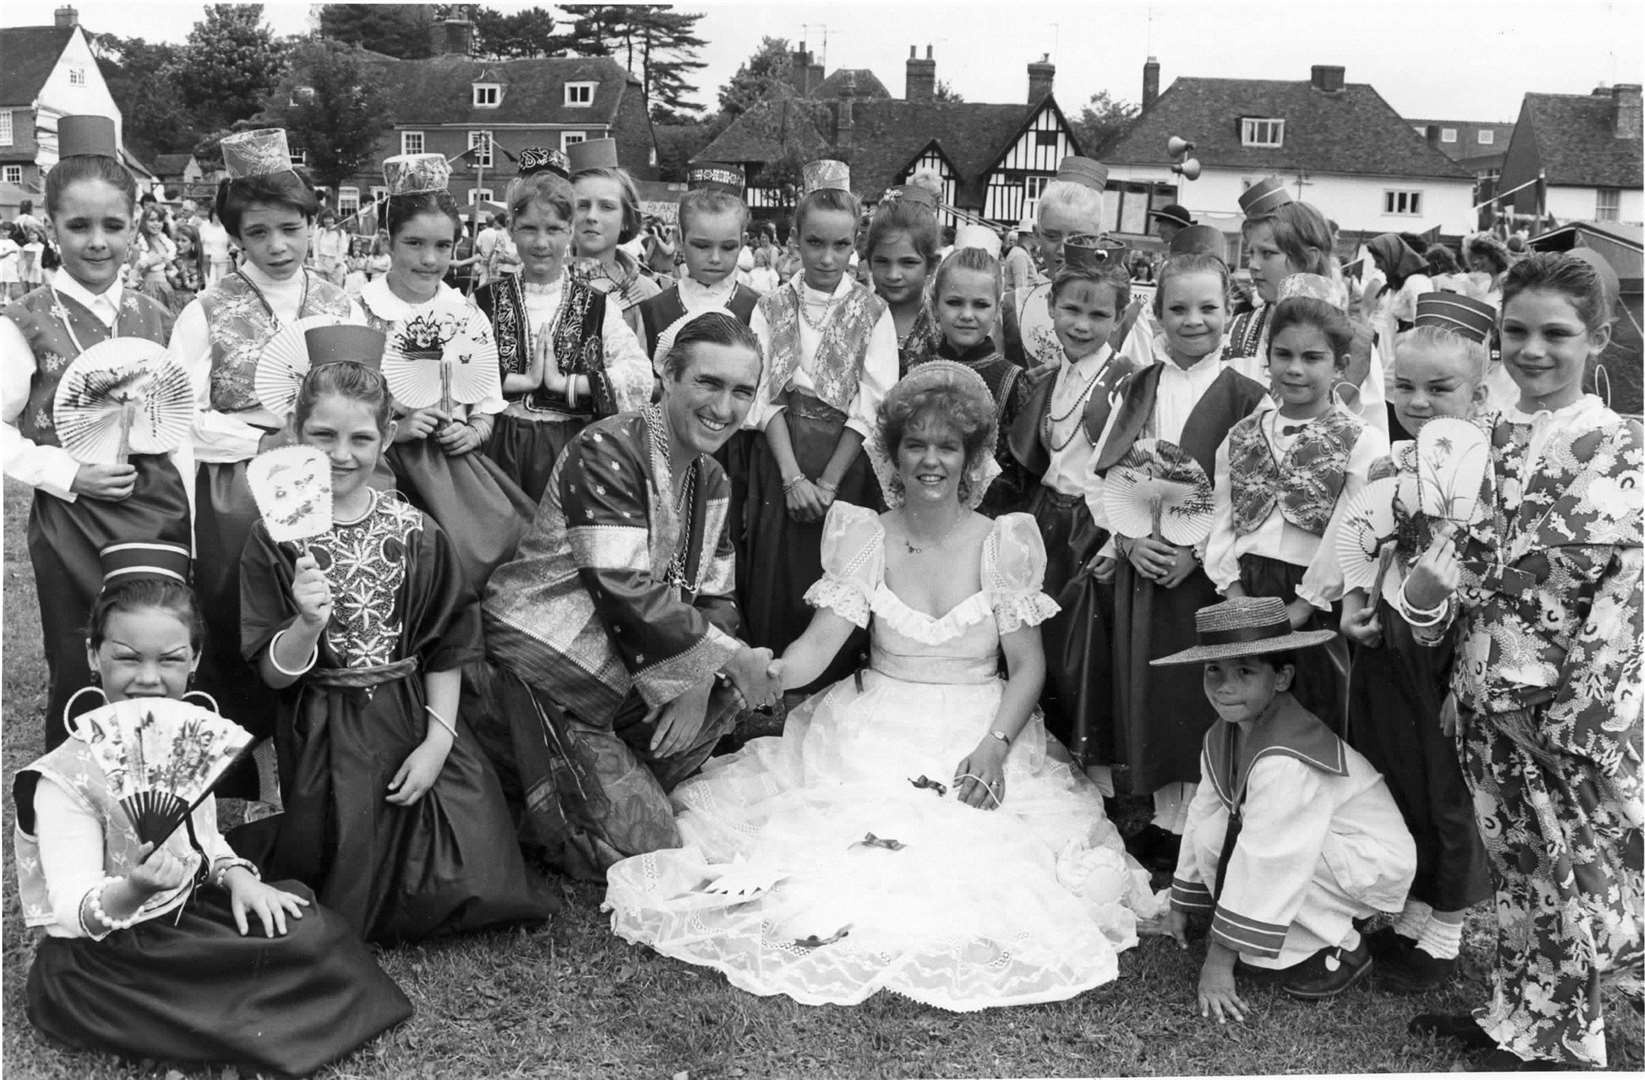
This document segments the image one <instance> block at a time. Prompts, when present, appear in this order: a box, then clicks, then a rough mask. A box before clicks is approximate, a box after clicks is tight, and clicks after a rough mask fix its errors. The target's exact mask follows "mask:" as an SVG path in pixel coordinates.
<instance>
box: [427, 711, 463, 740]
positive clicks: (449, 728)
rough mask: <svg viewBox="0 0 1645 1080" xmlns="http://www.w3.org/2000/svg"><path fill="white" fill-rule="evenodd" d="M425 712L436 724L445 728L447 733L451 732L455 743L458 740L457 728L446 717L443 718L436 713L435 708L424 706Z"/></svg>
mask: <svg viewBox="0 0 1645 1080" xmlns="http://www.w3.org/2000/svg"><path fill="white" fill-rule="evenodd" d="M423 711H424V712H426V713H428V715H429V717H430V718H432V719H433V721H434V722H435V723H436V724H439V725H440V726H441V727H443V728H445V729H446V730H447V731H449V732H451V739H452V741H453V742H455V741H456V740H457V728H456V726H455V725H453V724H452V722H451V721H450V720H447V719H446V718H445V717H443V716H441V715H440V714H439V713H437V712H435V711H434V706H432V705H424V706H423Z"/></svg>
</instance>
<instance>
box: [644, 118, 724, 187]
mask: <svg viewBox="0 0 1645 1080" xmlns="http://www.w3.org/2000/svg"><path fill="white" fill-rule="evenodd" d="M651 131H652V134H653V135H655V136H656V139H657V175H658V176H659V177H661V178H662V179H664V180H683V179H685V175H686V168H687V166H688V165H689V164H690V162H691V159H692V158H694V157H696V156H697V154H699V153H701V152H702V149H703V147H705V146H707V145H708V144H709V143H711V142H713V141H714V137H715V136H716V135H718V134H719V130H718V129H717V128H716V127H715V125H714V123H713V121H710V120H702V121H698V122H696V123H685V124H673V123H667V122H664V121H661V120H659V121H656V123H655V124H654V125H653V126H652V129H651Z"/></svg>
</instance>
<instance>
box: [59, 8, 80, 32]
mask: <svg viewBox="0 0 1645 1080" xmlns="http://www.w3.org/2000/svg"><path fill="white" fill-rule="evenodd" d="M52 20H53V22H54V24H55V25H56V27H57V29H59V30H67V29H68V28H69V27H71V26H79V25H80V13H79V12H78V11H76V10H74V8H72V7H70V6H69V5H68V4H64V5H63V6H62V7H60V8H58V9H57V10H56V11H54V12H52Z"/></svg>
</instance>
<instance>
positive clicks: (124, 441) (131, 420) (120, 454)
mask: <svg viewBox="0 0 1645 1080" xmlns="http://www.w3.org/2000/svg"><path fill="white" fill-rule="evenodd" d="M136 422H137V402H135V401H125V402H122V403H121V405H120V446H119V448H118V449H117V450H116V451H115V453H114V463H115V464H116V465H125V464H126V463H127V459H128V458H130V457H131V427H132V425H133V424H135V423H136Z"/></svg>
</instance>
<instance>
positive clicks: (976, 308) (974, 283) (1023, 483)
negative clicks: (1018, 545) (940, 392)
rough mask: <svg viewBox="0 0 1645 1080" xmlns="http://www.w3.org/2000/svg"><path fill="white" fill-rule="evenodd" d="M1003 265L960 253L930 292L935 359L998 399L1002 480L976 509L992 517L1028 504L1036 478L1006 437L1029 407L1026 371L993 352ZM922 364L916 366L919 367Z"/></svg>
mask: <svg viewBox="0 0 1645 1080" xmlns="http://www.w3.org/2000/svg"><path fill="white" fill-rule="evenodd" d="M1000 294H1001V282H1000V263H999V260H998V259H996V258H994V257H993V256H992V255H990V254H988V252H986V251H983V250H981V249H980V248H973V247H962V248H959V249H958V250H956V251H955V252H954V253H953V254H952V255H950V256H948V258H946V259H944V260H943V261H942V265H941V266H939V267H937V276H936V281H935V283H934V284H933V286H932V289H931V307H932V309H933V310H934V311H935V312H936V321H937V332H938V334H939V335H940V337H939V343H938V345H937V355H936V357H934V359H942V360H952V361H953V362H955V363H957V364H964V365H965V366H966V367H968V368H970V369H971V370H972V371H975V372H976V373H977V374H978V375H980V376H982V381H983V382H984V383H985V384H986V385H987V386H988V392H989V393H990V394H991V395H993V398H994V419H995V425H996V427H997V428H998V431H997V433H996V435H995V439H994V460H995V462H996V463H997V464H998V465H999V467H1000V474H999V476H997V477H995V478H994V482H993V483H992V484H990V485H989V486H988V493H987V494H986V495H984V496H983V499H982V502H981V503H980V504H979V505H978V506H977V510H978V512H979V513H983V514H986V515H988V516H989V517H999V516H1000V515H1001V514H1009V513H1015V512H1017V511H1019V510H1021V509H1022V508H1023V507H1024V506H1026V505H1027V503H1028V495H1029V492H1030V491H1032V490H1033V487H1034V479H1035V478H1034V477H1032V476H1030V475H1029V474H1028V472H1027V471H1026V470H1025V469H1024V468H1023V467H1022V465H1020V464H1019V463H1018V462H1017V459H1016V458H1014V457H1012V456H1011V448H1010V446H1009V445H1007V440H1006V432H1008V431H1010V430H1011V425H1012V424H1014V423H1016V420H1017V416H1018V414H1020V413H1021V412H1022V410H1023V408H1024V406H1025V405H1026V404H1027V403H1028V379H1027V378H1026V377H1025V376H1024V373H1023V370H1022V368H1020V367H1018V366H1017V365H1015V364H1013V363H1012V362H1011V361H1009V360H1007V359H1006V358H1005V356H1004V355H1003V354H1002V353H1001V352H1000V351H999V349H998V347H996V346H995V344H994V340H993V336H992V335H993V332H994V324H995V321H996V320H997V319H998V318H999V313H1000ZM923 362H924V361H923V360H916V361H915V364H914V366H915V367H918V366H919V364H920V363H923Z"/></svg>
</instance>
